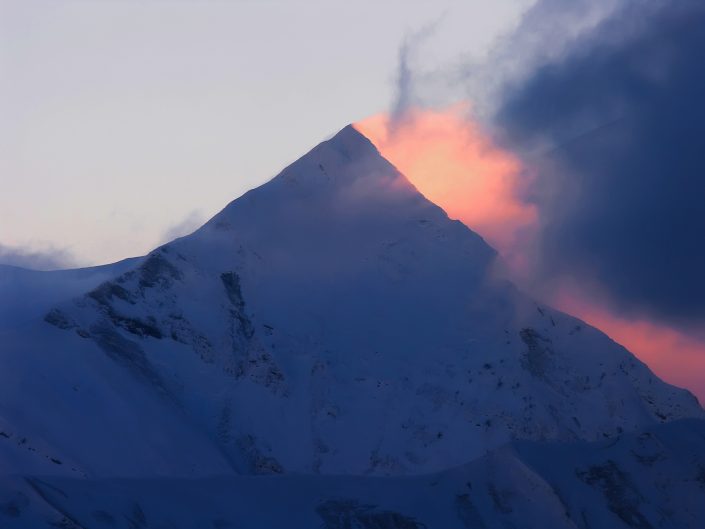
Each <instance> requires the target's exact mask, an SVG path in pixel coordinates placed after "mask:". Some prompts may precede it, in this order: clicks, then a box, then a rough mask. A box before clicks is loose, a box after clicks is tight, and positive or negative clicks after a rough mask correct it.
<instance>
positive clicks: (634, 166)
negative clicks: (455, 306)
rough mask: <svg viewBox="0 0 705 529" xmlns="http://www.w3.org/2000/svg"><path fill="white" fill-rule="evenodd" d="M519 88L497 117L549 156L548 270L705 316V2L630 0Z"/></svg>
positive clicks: (627, 306)
mask: <svg viewBox="0 0 705 529" xmlns="http://www.w3.org/2000/svg"><path fill="white" fill-rule="evenodd" d="M505 94H506V95H505V97H504V99H503V102H502V104H501V105H500V107H499V111H498V113H497V115H496V120H497V121H496V122H497V123H498V124H499V125H500V127H501V128H502V129H503V130H504V131H505V134H506V136H505V139H506V141H507V142H508V143H509V145H510V146H512V148H514V149H519V150H523V152H525V153H527V152H528V151H530V152H531V154H527V155H526V159H527V163H528V164H529V165H530V166H533V167H534V168H535V169H536V170H537V175H538V176H537V181H536V183H535V186H534V189H533V190H532V193H533V194H532V197H531V200H532V201H535V202H536V204H537V205H538V207H539V210H540V212H541V217H542V219H541V220H542V225H543V234H542V240H541V246H540V256H539V259H540V263H541V268H542V273H543V274H544V275H545V276H546V277H555V276H556V275H560V274H569V275H573V276H576V275H577V276H581V275H582V276H583V277H588V276H592V278H593V279H597V280H598V281H599V282H600V283H601V284H602V285H604V286H605V287H606V288H607V289H608V291H609V292H610V293H611V295H612V296H613V297H614V300H615V302H616V303H617V305H618V307H619V308H621V309H622V310H623V311H627V312H634V313H638V312H642V313H647V314H650V315H653V316H657V317H659V318H664V319H666V320H668V321H671V322H679V323H692V322H694V321H698V320H700V321H702V318H704V317H705V3H703V2H700V1H694V0H686V1H675V2H656V1H650V2H649V1H646V2H630V3H629V4H626V5H624V6H623V7H622V8H621V9H619V10H617V11H616V12H615V13H613V15H612V16H610V17H609V18H608V19H607V20H606V21H604V22H603V23H602V24H600V25H598V26H597V28H596V29H594V30H592V31H590V32H589V34H588V35H583V36H582V37H580V38H579V39H577V40H576V41H575V42H574V43H573V44H572V45H571V46H570V48H569V50H568V51H566V52H565V53H564V54H563V55H562V56H561V57H560V58H557V59H553V60H552V61H550V62H547V63H545V64H544V65H543V66H540V67H539V68H537V69H536V70H535V71H534V72H533V74H531V75H530V76H528V77H527V78H526V79H525V80H524V81H523V82H522V83H521V84H520V85H519V86H511V87H508V88H507V91H506V92H505ZM537 153H541V154H538V155H537Z"/></svg>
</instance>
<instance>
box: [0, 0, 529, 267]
mask: <svg viewBox="0 0 705 529" xmlns="http://www.w3.org/2000/svg"><path fill="white" fill-rule="evenodd" d="M530 3H531V1H530V0H501V1H493V2H487V1H484V0H477V1H469V0H465V1H456V2H453V1H438V2H409V1H388V2H371V1H369V2H368V1H358V2H342V1H340V2H338V1H330V0H328V1H297V2H294V1H290V2H283V1H259V2H256V1H254V0H253V1H220V2H216V1H203V0H199V1H196V0H193V1H171V0H169V1H151V0H147V1H137V0H120V1H108V0H93V1H62V0H47V1H34V0H15V1H2V0H0V79H1V81H0V184H1V185H0V189H1V190H2V191H1V192H0V257H2V253H3V251H4V253H5V254H6V255H7V254H10V253H12V252H15V251H20V252H25V253H28V252H30V253H31V252H37V251H52V250H53V251H54V252H55V254H56V256H57V257H58V258H59V261H64V262H66V261H67V260H68V261H69V262H70V261H73V263H70V264H76V265H86V264H96V263H101V262H107V261H114V260H117V259H121V258H123V257H127V256H130V255H135V254H141V253H144V252H146V251H148V250H149V249H151V248H152V247H154V246H155V245H157V244H159V243H160V242H163V241H164V240H165V239H167V238H168V237H170V236H173V235H179V234H183V233H184V232H186V231H188V230H189V229H190V228H193V227H195V226H197V225H198V224H200V222H201V221H203V220H205V219H206V218H207V217H209V216H211V215H212V214H214V213H216V212H217V211H218V210H219V209H220V208H222V207H223V206H224V205H225V204H226V203H227V202H229V201H230V200H232V199H234V198H236V197H237V196H239V195H240V194H242V193H243V192H244V191H246V190H247V189H249V188H251V187H254V186H256V185H258V184H260V183H262V182H264V181H266V180H268V179H269V178H270V177H271V176H273V175H274V174H275V173H276V172H278V171H279V170H280V169H281V168H283V166H284V165H286V164H287V163H289V162H291V161H293V160H294V159H296V158H297V157H298V156H299V155H301V154H303V152H305V151H306V150H308V149H309V148H311V147H312V146H313V145H315V144H316V143H318V142H319V141H320V140H322V139H323V138H325V137H326V136H328V135H330V134H331V133H333V132H335V131H337V130H338V129H340V128H342V127H343V126H344V125H345V124H347V123H349V122H352V121H355V120H358V119H361V118H363V117H365V116H367V115H370V114H373V113H376V112H379V111H382V110H386V109H388V108H389V106H390V102H391V101H392V100H393V98H394V90H395V89H394V86H395V83H394V81H395V76H396V63H397V57H398V53H399V48H400V46H401V45H402V43H403V42H404V41H405V39H406V40H410V41H414V40H417V41H418V40H419V39H418V38H416V37H415V35H418V34H426V35H427V36H426V37H425V38H424V39H423V45H422V46H418V47H417V48H415V50H416V51H414V53H412V54H411V57H410V60H411V61H412V62H413V63H414V66H415V67H416V68H418V69H419V70H420V71H427V72H429V73H431V72H432V71H433V70H434V69H435V68H446V69H447V68H448V67H449V65H450V66H451V67H452V64H453V63H455V62H460V61H461V60H462V61H465V60H467V59H468V57H469V56H470V57H472V56H473V55H475V56H478V57H479V56H481V55H482V54H483V53H484V52H485V51H486V50H487V48H488V46H489V44H490V43H491V41H492V40H493V38H496V36H497V35H498V34H499V33H502V32H506V31H510V30H511V29H512V27H513V26H514V25H515V24H516V23H517V22H518V19H519V16H520V14H521V12H522V11H523V10H524V9H525V8H526V7H527V6H528V5H529V4H530ZM428 28H431V30H430V31H429V30H428ZM3 249H4V250H3Z"/></svg>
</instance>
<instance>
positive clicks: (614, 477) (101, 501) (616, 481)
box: [0, 420, 705, 529]
mask: <svg viewBox="0 0 705 529" xmlns="http://www.w3.org/2000/svg"><path fill="white" fill-rule="evenodd" d="M704 495H705V421H702V420H684V421H677V422H673V423H669V424H663V425H658V426H655V427H652V428H649V429H648V430H647V431H644V432H642V433H641V434H639V435H632V434H623V435H621V436H619V437H617V438H615V439H613V440H604V441H600V442H593V443H585V442H579V441H573V442H564V443H555V442H551V443H545V442H542V443H540V442H534V441H523V442H515V443H513V444H510V445H507V446H505V447H502V448H499V449H497V450H495V451H493V452H491V453H489V454H487V455H485V456H483V457H480V458H478V459H476V460H475V461H473V462H471V463H469V464H466V465H463V466H461V467H457V468H454V469H450V470H447V471H444V472H441V473H437V474H431V475H425V476H413V477H359V476H358V477H354V476H313V475H309V476H302V475H281V476H234V475H233V476H214V477H208V478H200V479H174V478H171V479H168V478H161V479H154V478H153V479H142V480H135V479H102V480H79V479H67V478H57V477H31V478H29V479H21V478H18V477H5V478H0V526H2V527H3V528H7V529H16V528H27V527H32V528H36V529H40V528H43V527H65V528H68V529H75V528H89V527H90V528H101V527H105V528H126V529H127V528H130V529H135V528H138V529H139V528H148V527H154V528H159V527H164V528H166V527H168V528H171V529H202V528H207V527H213V528H239V529H261V528H265V527H266V528H270V529H279V528H281V529H283V528H292V527H295V528H299V527H301V528H304V527H310V528H314V527H318V528H322V529H353V528H359V529H421V528H425V529H495V528H496V529H507V528H522V529H546V528H551V529H578V528H579V529H590V528H593V529H594V528H610V529H628V528H641V529H650V528H697V527H702V521H703V520H705V502H703V501H702V499H703V496H704Z"/></svg>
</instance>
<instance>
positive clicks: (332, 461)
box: [0, 127, 703, 475]
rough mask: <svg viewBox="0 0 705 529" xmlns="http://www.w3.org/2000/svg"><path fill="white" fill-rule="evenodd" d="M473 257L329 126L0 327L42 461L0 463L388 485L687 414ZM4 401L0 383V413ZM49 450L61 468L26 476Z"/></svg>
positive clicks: (641, 373) (684, 398) (353, 140)
mask: <svg viewBox="0 0 705 529" xmlns="http://www.w3.org/2000/svg"><path fill="white" fill-rule="evenodd" d="M495 258H496V254H495V252H494V250H492V249H491V248H490V247H489V246H488V245H487V244H486V243H485V242H484V241H483V240H482V239H481V238H480V237H479V236H478V235H476V234H475V233H473V232H472V231H471V230H469V229H468V228H467V227H465V226H464V225H462V224H461V223H459V222H457V221H453V220H450V219H449V218H448V217H447V215H446V214H445V213H444V212H443V211H442V210H441V209H440V208H438V207H437V206H435V205H434V204H432V203H430V202H429V201H428V200H426V199H425V198H424V197H423V196H422V195H421V194H420V193H418V191H417V190H416V189H415V188H414V187H413V186H412V185H411V184H410V183H409V182H408V181H407V180H406V178H405V177H404V176H403V175H401V174H400V173H399V172H398V171H397V170H396V169H395V168H394V167H393V166H392V165H390V164H389V163H388V162H387V161H386V160H385V159H384V158H382V157H381V156H380V154H379V153H378V152H377V150H376V149H375V148H374V146H373V145H372V144H371V143H370V142H369V141H368V140H367V139H366V138H365V137H364V136H362V135H361V134H359V133H358V132H357V131H356V130H355V129H354V128H352V127H346V128H345V129H343V130H342V131H341V132H340V133H338V134H337V135H336V136H335V137H334V138H332V139H331V140H329V141H326V142H324V143H322V144H320V145H319V146H317V147H316V148H314V149H313V150H312V151H311V152H309V153H308V154H306V155H305V156H304V157H302V158H301V159H300V160H298V161H297V162H295V163H293V164H292V165H291V166H289V167H287V168H286V169H285V170H284V171H283V172H282V173H281V174H279V175H278V176H277V177H275V178H274V179H273V180H271V181H270V182H268V183H267V184H265V185H263V186H261V187H259V188H257V189H255V190H253V191H250V192H249V193H247V194H245V195H244V196H243V197H241V198H239V199H237V200H235V201H234V202H232V203H231V204H229V205H228V206H227V207H226V208H225V209H224V210H223V211H222V212H220V213H219V214H218V215H216V216H215V217H214V218H213V219H211V220H210V221H209V222H208V223H207V224H206V225H205V226H203V227H202V228H201V229H200V230H198V231H197V232H195V233H194V234H192V235H190V236H188V237H184V238H181V239H177V240H175V241H173V242H171V243H169V244H167V245H165V246H163V247H161V248H159V249H157V250H155V251H154V252H152V253H151V254H150V255H148V256H147V257H146V258H145V259H144V260H143V261H141V262H140V264H139V265H138V266H136V267H134V268H133V269H131V270H129V271H127V272H125V273H123V274H122V275H119V276H118V277H116V278H115V279H113V280H110V281H108V282H105V283H103V284H101V285H100V286H99V287H97V288H95V289H94V290H92V291H90V292H88V293H86V294H85V295H84V296H82V297H79V298H77V299H75V300H73V301H71V302H67V303H65V304H62V305H58V306H57V307H55V308H53V309H52V310H50V311H49V312H48V313H47V314H46V317H45V318H44V321H43V322H40V323H37V324H36V325H35V327H34V328H32V330H31V332H29V331H27V330H25V331H22V332H15V333H13V334H9V335H8V337H9V338H8V341H7V343H8V344H11V345H10V346H9V347H5V350H4V351H3V357H4V359H3V363H4V364H5V365H6V366H7V369H5V372H4V374H3V376H4V378H6V379H7V380H10V379H11V378H12V377H14V378H12V380H23V379H31V380H38V378H37V377H39V378H40V379H41V380H46V381H50V383H49V384H43V385H41V387H39V384H38V383H37V384H36V385H37V386H38V387H37V388H35V389H36V390H35V391H33V392H31V393H30V394H29V395H27V396H24V397H23V398H26V399H28V401H29V402H28V404H27V405H26V406H25V407H24V409H23V412H22V413H19V412H18V411H17V410H16V409H15V408H13V407H12V406H9V407H7V408H6V409H3V410H2V413H0V418H4V420H5V421H6V424H7V429H8V430H10V429H12V431H13V434H14V435H18V436H23V437H27V438H28V439H30V438H32V439H34V437H35V434H36V437H37V441H33V442H36V443H37V446H39V445H40V444H41V446H42V449H41V450H39V452H41V453H42V454H44V455H45V456H46V457H45V459H43V460H42V463H41V464H40V463H38V462H37V459H36V458H34V459H32V457H33V456H32V455H31V454H30V455H27V454H25V453H24V452H23V455H22V458H20V457H19V456H17V453H19V452H17V450H20V448H17V447H15V448H13V449H12V450H13V451H12V452H10V454H11V455H9V456H6V459H7V460H10V461H12V462H13V465H14V466H15V467H16V471H17V472H20V473H26V472H39V471H38V470H37V468H38V469H40V470H41V471H42V472H45V471H49V472H52V473H55V472H58V473H65V472H68V473H71V472H73V473H74V474H75V473H83V474H86V475H152V474H154V473H159V474H168V475H198V474H209V473H214V472H230V471H233V470H234V471H236V472H238V473H243V474H261V473H289V472H296V473H324V474H354V475H367V474H375V475H404V474H418V473H425V472H432V471H440V470H443V469H447V468H449V467H451V466H455V465H460V464H463V463H465V462H467V461H469V460H472V459H474V458H476V457H478V456H480V455H482V454H484V453H485V452H486V451H487V450H489V449H492V448H495V447H498V446H500V445H502V444H504V443H506V442H508V441H510V440H511V439H528V440H535V441H540V440H563V441H565V440H580V439H582V440H599V439H604V438H605V437H614V436H616V435H618V434H620V433H621V432H625V431H634V430H638V429H640V428H643V427H646V426H650V425H652V424H653V423H656V422H665V421H670V420H672V419H677V418H683V417H701V416H702V413H703V412H702V409H701V408H700V407H699V405H698V404H697V401H696V400H695V399H694V398H693V397H692V396H691V395H690V394H689V393H687V392H686V391H683V390H680V389H677V388H673V387H671V386H668V385H667V384H665V383H663V382H662V381H660V380H659V379H657V378H656V377H655V376H654V375H653V374H652V373H651V372H650V371H649V370H648V369H647V368H646V367H645V366H644V365H643V364H642V363H640V362H639V361H638V360H636V359H635V358H634V357H633V356H632V355H631V354H630V353H629V352H627V351H626V350H625V349H623V348H622V347H620V346H619V345H617V344H615V343H614V342H612V341H611V340H610V339H609V338H607V337H606V336H605V335H603V334H602V333H600V332H599V331H597V330H595V329H593V328H590V327H589V326H587V325H585V324H584V323H582V322H580V321H578V320H576V319H574V318H571V317H569V316H567V315H565V314H561V313H559V312H556V311H554V310H552V309H550V308H548V307H545V306H542V305H539V304H537V303H535V302H534V301H532V300H530V299H528V298H527V297H525V296H524V295H523V294H521V293H520V292H518V291H517V290H516V289H515V288H514V287H513V286H512V285H511V284H509V283H507V282H505V281H502V280H499V279H496V278H494V277H493V276H492V273H491V270H492V264H493V262H494V260H495ZM23 333H24V334H23ZM47 358H49V359H50V360H49V361H47ZM30 373H31V374H30ZM16 391H18V387H17V384H16V383H13V384H9V385H6V386H2V385H0V397H3V398H4V400H3V402H19V401H18V398H17V394H16V393H13V392H16ZM89 402H90V404H88V403H89ZM57 406H60V407H59V409H57V410H56V413H55V417H56V419H55V420H52V421H49V422H47V420H46V417H45V414H46V411H45V410H46V409H54V408H55V407H57ZM87 417H91V418H93V417H97V418H96V419H95V422H90V421H88V420H87V419H86V418H87ZM69 423H70V425H71V426H70V428H71V433H67V430H66V429H67V424H69ZM25 432H26V433H25ZM1 441H2V439H0V457H1V456H2V453H3V452H2V450H3V447H2V442H1ZM83 444H86V447H85V449H84V447H82V445H83ZM13 446H14V445H13ZM50 454H54V455H50ZM108 454H110V455H108ZM62 457H63V458H64V459H68V460H70V461H71V462H72V463H71V468H73V469H74V470H73V471H69V470H67V467H66V466H65V465H63V466H60V465H56V464H54V465H52V464H49V463H46V464H45V462H46V461H50V460H51V459H52V458H58V459H62ZM25 459H27V461H28V462H24V461H25ZM47 465H48V466H47Z"/></svg>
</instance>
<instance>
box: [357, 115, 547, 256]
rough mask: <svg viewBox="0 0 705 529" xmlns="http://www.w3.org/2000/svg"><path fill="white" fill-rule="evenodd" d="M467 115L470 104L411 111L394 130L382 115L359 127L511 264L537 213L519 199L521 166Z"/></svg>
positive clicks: (424, 190)
mask: <svg viewBox="0 0 705 529" xmlns="http://www.w3.org/2000/svg"><path fill="white" fill-rule="evenodd" d="M468 110H469V105H467V104H458V105H455V106H453V107H450V108H448V109H446V110H410V111H409V112H408V114H407V115H406V116H405V117H404V119H403V121H402V122H401V123H398V124H395V125H394V126H393V127H390V118H389V116H388V115H387V114H379V115H375V116H372V117H370V118H367V119H365V120H363V121H361V122H358V123H355V127H356V128H357V129H358V130H359V131H360V132H361V133H362V134H364V135H365V136H367V138H369V139H370V141H372V143H374V144H375V145H376V146H377V148H378V149H379V150H380V152H381V153H382V155H383V156H384V157H385V158H387V159H388V160H389V161H390V162H392V163H393V164H394V165H395V166H396V167H397V168H398V169H399V170H400V171H401V172H402V173H403V174H404V175H406V177H407V178H408V179H409V180H410V181H411V183H413V184H414V185H415V186H416V188H417V189H418V190H419V191H420V192H421V193H423V194H424V195H425V196H426V197H427V198H428V199H429V200H431V201H432V202H434V203H436V204H438V205H439V206H441V207H442V208H443V209H444V210H445V211H446V213H448V215H449V216H450V217H452V218H455V219H458V220H460V221H462V222H463V223H465V224H466V225H468V226H470V227H472V229H473V230H475V231H476V232H477V233H479V234H480V235H482V237H484V238H485V239H486V240H487V241H488V242H489V243H490V244H491V245H492V246H494V247H495V248H496V249H497V250H498V251H499V252H500V253H501V254H502V255H503V256H504V258H505V259H507V260H509V261H511V260H512V259H515V258H518V257H519V252H517V251H516V249H517V248H518V247H519V246H520V242H521V240H523V239H526V237H525V235H526V232H527V231H528V230H531V229H533V227H534V226H535V224H536V211H535V209H534V207H533V206H531V205H527V204H525V203H523V202H522V201H521V200H519V199H518V198H517V197H516V195H515V192H516V190H517V188H518V177H519V171H520V170H521V164H520V162H519V161H518V160H517V159H516V158H515V157H514V156H512V155H511V154H510V153H508V152H506V151H503V150H501V149H499V148H497V147H495V146H494V145H493V144H492V142H491V141H490V140H489V139H488V138H487V136H486V135H484V134H483V133H482V131H481V130H480V128H479V127H478V126H476V125H474V124H473V123H472V122H471V121H470V120H468V119H467V114H468Z"/></svg>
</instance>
